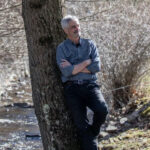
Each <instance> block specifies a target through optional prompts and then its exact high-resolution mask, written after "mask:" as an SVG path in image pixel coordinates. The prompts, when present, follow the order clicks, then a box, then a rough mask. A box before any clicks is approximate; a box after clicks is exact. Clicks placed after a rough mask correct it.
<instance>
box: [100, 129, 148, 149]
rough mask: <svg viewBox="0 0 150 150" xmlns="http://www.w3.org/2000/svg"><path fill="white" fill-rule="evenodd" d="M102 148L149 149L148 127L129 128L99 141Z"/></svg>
mask: <svg viewBox="0 0 150 150" xmlns="http://www.w3.org/2000/svg"><path fill="white" fill-rule="evenodd" d="M100 147H101V149H102V150H150V129H148V130H147V129H146V130H145V129H138V128H134V129H129V130H128V131H126V132H122V133H120V134H119V135H117V136H115V137H111V138H109V140H102V141H101V142H100Z"/></svg>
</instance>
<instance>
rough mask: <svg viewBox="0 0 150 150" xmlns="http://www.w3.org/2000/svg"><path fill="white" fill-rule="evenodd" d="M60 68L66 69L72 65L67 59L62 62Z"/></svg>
mask: <svg viewBox="0 0 150 150" xmlns="http://www.w3.org/2000/svg"><path fill="white" fill-rule="evenodd" d="M60 66H61V67H62V68H65V67H67V66H71V63H70V62H69V61H67V60H66V59H62V62H61V63H60Z"/></svg>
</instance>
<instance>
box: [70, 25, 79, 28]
mask: <svg viewBox="0 0 150 150" xmlns="http://www.w3.org/2000/svg"><path fill="white" fill-rule="evenodd" d="M77 27H79V25H77V26H72V27H71V28H72V29H74V28H77Z"/></svg>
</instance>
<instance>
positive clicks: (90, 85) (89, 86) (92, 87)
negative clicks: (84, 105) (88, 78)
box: [87, 83, 100, 90]
mask: <svg viewBox="0 0 150 150" xmlns="http://www.w3.org/2000/svg"><path fill="white" fill-rule="evenodd" d="M87 88H88V89H89V90H91V89H94V88H98V89H100V86H99V85H98V84H97V83H89V84H88V86H87Z"/></svg>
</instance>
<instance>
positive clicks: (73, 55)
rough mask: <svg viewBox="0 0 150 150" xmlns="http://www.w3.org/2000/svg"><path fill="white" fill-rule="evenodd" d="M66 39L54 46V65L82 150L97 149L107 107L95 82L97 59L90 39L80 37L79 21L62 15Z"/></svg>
mask: <svg viewBox="0 0 150 150" xmlns="http://www.w3.org/2000/svg"><path fill="white" fill-rule="evenodd" d="M61 25H62V28H63V30H64V32H65V33H66V34H67V40H65V41H64V42H62V43H61V44H60V45H59V46H58V47H57V54H56V58H57V64H58V66H59V68H60V70H61V73H62V82H63V85H64V92H65V97H66V102H67V106H68V108H69V110H70V112H71V115H72V117H73V120H74V123H75V125H76V127H77V131H78V135H79V139H80V141H81V149H82V150H98V146H97V137H98V135H99V132H100V127H101V125H102V124H103V123H104V121H105V119H106V116H107V113H108V110H107V105H106V102H105V100H104V98H103V96H102V94H101V91H100V89H99V86H98V84H97V83H96V80H97V77H96V72H99V71H100V59H99V54H98V51H97V48H96V46H95V44H94V43H93V41H91V40H88V39H84V38H81V37H80V25H79V20H78V19H77V17H75V16H66V17H64V18H63V19H62V21H61ZM87 107H89V108H90V109H91V110H92V111H93V112H94V116H93V123H92V125H90V124H89V121H88V119H87Z"/></svg>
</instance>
